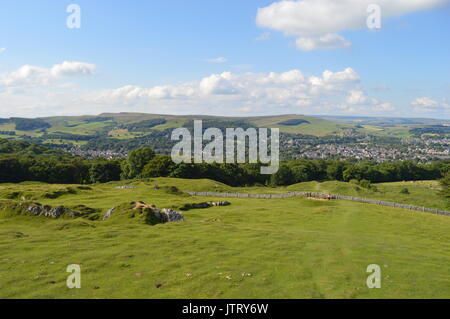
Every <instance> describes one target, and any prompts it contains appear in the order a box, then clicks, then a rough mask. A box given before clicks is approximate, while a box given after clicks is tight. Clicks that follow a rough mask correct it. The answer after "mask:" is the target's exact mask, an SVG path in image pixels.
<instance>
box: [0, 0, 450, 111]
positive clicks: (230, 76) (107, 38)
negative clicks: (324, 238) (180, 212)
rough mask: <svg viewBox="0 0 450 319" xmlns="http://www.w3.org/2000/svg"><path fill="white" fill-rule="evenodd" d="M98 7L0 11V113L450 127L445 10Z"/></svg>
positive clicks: (328, 5)
mask: <svg viewBox="0 0 450 319" xmlns="http://www.w3.org/2000/svg"><path fill="white" fill-rule="evenodd" d="M93 2H94V1H87V0H83V1H81V0H80V1H76V0H72V1H58V3H56V1H51V0H44V1H43V0H39V1H31V0H28V1H25V0H16V1H3V2H2V4H1V9H2V10H0V117H8V116H27V117H35V116H49V115H62V114H64V115H74V114H98V113H101V112H106V111H109V112H130V111H140V112H147V113H169V114H214V115H242V116H247V115H264V114H281V113H299V114H341V115H383V116H403V117H414V116H417V117H419V116H420V117H434V118H450V63H448V57H449V56H450V43H449V41H448V34H449V31H450V1H449V0H409V1H406V0H367V1H366V0H301V1H273V0H272V1H263V0H246V1H240V0H227V1H220V0H218V1H208V0H196V1H182V0H177V1H159V0H155V1H148V3H147V2H146V3H144V2H143V1H138V0H134V1H127V2H125V1H123V2H122V3H118V1H116V2H111V1H106V0H98V1H95V3H93ZM71 3H76V4H77V5H78V6H79V7H80V9H81V20H80V21H81V27H80V28H79V29H78V28H74V29H71V28H68V27H67V23H66V22H67V18H68V17H69V16H70V15H71V13H68V12H67V7H68V6H69V4H71ZM373 4H376V5H378V7H376V8H379V9H380V11H379V12H380V14H381V20H380V23H381V25H380V28H375V29H370V28H369V27H368V24H367V20H368V18H369V21H371V22H374V21H375V20H373V19H372V18H373V17H374V15H373V14H374V12H376V11H373V10H374V8H373V7H371V6H373ZM376 8H375V9H376ZM71 21H74V20H71Z"/></svg>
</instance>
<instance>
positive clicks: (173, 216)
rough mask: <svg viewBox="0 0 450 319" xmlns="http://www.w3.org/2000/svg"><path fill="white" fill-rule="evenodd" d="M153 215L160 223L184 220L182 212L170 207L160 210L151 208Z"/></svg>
mask: <svg viewBox="0 0 450 319" xmlns="http://www.w3.org/2000/svg"><path fill="white" fill-rule="evenodd" d="M153 213H154V214H155V217H156V218H158V219H159V220H160V221H161V223H171V222H181V221H183V220H184V216H183V214H181V213H179V212H177V211H176V210H173V209H170V208H163V209H161V210H158V209H155V210H153Z"/></svg>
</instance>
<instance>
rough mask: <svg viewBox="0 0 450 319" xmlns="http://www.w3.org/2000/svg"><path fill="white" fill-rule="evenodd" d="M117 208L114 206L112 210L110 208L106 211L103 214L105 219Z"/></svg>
mask: <svg viewBox="0 0 450 319" xmlns="http://www.w3.org/2000/svg"><path fill="white" fill-rule="evenodd" d="M115 210H116V207H113V208H111V209H110V210H108V211H107V212H106V214H105V216H103V220H107V219H108V218H110V217H111V216H112V214H113V213H114V211H115Z"/></svg>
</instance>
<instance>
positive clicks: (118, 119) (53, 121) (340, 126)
mask: <svg viewBox="0 0 450 319" xmlns="http://www.w3.org/2000/svg"><path fill="white" fill-rule="evenodd" d="M194 119H203V120H205V121H210V122H211V123H216V122H220V123H221V124H222V125H223V126H227V123H228V125H229V126H231V127H234V126H235V125H234V124H236V123H246V124H245V125H244V126H253V127H267V128H273V127H278V128H280V131H281V132H283V133H290V134H305V135H312V136H319V137H320V136H328V135H337V136H341V135H344V134H348V133H349V132H351V131H353V132H359V133H364V134H372V135H380V136H409V135H410V133H409V130H410V129H412V128H418V127H419V128H420V127H423V126H425V124H423V125H419V124H416V125H409V126H406V125H404V124H398V125H391V126H389V127H388V126H385V125H384V126H383V125H381V124H380V123H378V122H376V123H372V122H367V123H364V124H363V125H361V123H358V122H352V123H344V122H342V121H337V120H336V119H335V118H332V119H331V120H327V119H322V118H318V117H312V116H303V115H279V116H261V117H216V116H205V115H198V116H195V115H189V116H175V115H157V114H145V113H104V114H100V115H98V116H58V117H47V118H41V119H18V118H12V119H0V138H8V139H15V138H28V139H29V138H35V139H38V140H39V139H40V140H42V141H43V142H44V143H48V144H62V143H70V144H76V145H83V144H86V143H87V142H88V141H89V140H92V139H96V138H99V137H112V138H116V139H133V138H137V137H142V136H146V135H148V134H149V133H150V132H151V131H152V130H153V131H155V130H156V131H162V130H165V129H173V128H176V127H182V126H185V125H188V124H189V123H192V121H193V120H194ZM19 122H20V123H19Z"/></svg>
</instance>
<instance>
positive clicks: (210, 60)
mask: <svg viewBox="0 0 450 319" xmlns="http://www.w3.org/2000/svg"><path fill="white" fill-rule="evenodd" d="M205 61H206V62H208V63H225V62H227V61H228V60H227V58H224V57H223V56H221V57H218V58H213V59H205Z"/></svg>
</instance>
